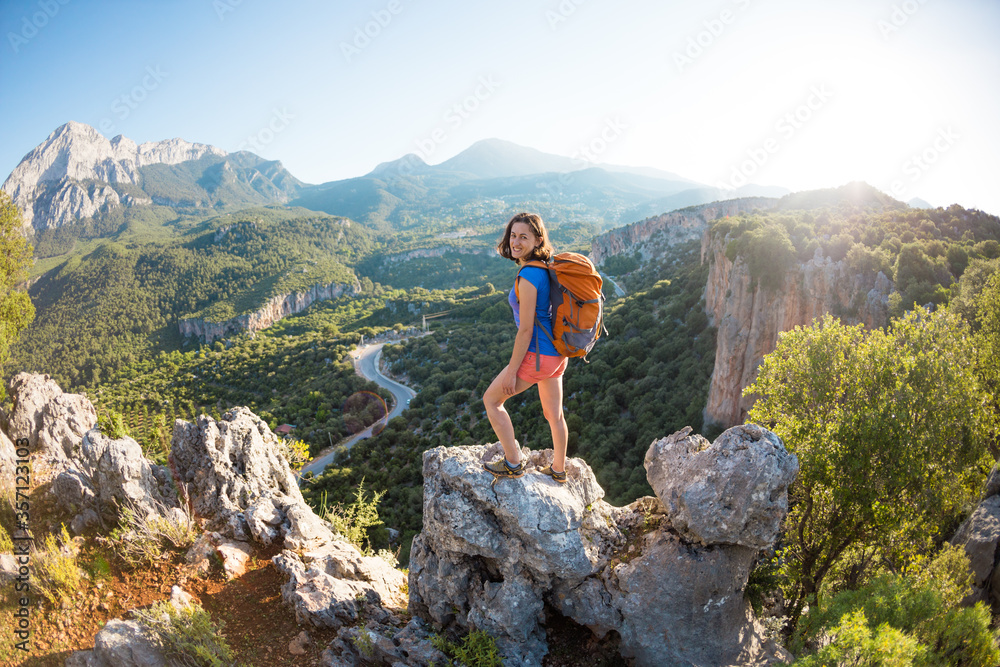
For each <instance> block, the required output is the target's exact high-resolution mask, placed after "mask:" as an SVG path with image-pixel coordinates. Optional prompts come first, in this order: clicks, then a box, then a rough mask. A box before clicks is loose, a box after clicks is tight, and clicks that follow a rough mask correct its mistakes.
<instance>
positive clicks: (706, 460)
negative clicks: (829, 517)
mask: <svg viewBox="0 0 1000 667" xmlns="http://www.w3.org/2000/svg"><path fill="white" fill-rule="evenodd" d="M644 465H645V467H646V476H647V479H648V480H649V484H650V486H652V487H653V491H655V492H656V495H657V496H658V497H659V498H660V500H661V501H663V504H664V505H665V506H666V508H667V513H668V515H669V518H670V523H671V525H672V526H673V527H674V529H676V530H677V531H678V532H680V533H681V535H683V536H684V537H685V539H688V540H691V541H696V542H701V543H702V544H705V545H712V544H738V545H742V546H747V547H752V548H756V549H761V548H765V547H767V546H768V545H770V544H772V543H773V542H774V540H775V537H776V536H777V534H778V531H779V530H780V529H781V522H782V520H783V519H784V517H785V514H787V512H788V494H787V491H788V487H789V485H790V484H791V483H792V481H793V480H794V479H795V476H796V475H797V474H798V469H799V464H798V459H797V458H796V456H795V455H794V454H791V453H789V452H788V450H786V449H785V446H784V444H783V443H782V442H781V439H780V438H778V436H777V435H775V434H774V433H772V432H771V431H768V430H767V429H765V428H762V427H760V426H757V425H755V424H742V425H740V426H734V427H732V428H731V429H729V430H727V431H726V432H725V433H723V434H722V435H720V436H719V437H718V438H717V439H716V441H715V442H714V443H712V444H709V443H708V441H707V440H705V438H703V437H701V436H700V435H691V427H687V428H685V429H683V430H681V431H678V432H677V433H674V434H673V435H671V436H669V437H666V438H662V439H660V440H657V441H655V442H654V443H653V444H652V445H650V447H649V450H648V451H647V452H646V458H645V461H644Z"/></svg>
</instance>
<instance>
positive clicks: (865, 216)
mask: <svg viewBox="0 0 1000 667" xmlns="http://www.w3.org/2000/svg"><path fill="white" fill-rule="evenodd" d="M831 192H834V193H836V191H831ZM823 195H828V193H827V192H826V191H820V193H818V194H812V195H811V196H810V195H807V194H797V195H790V196H789V197H786V198H785V199H784V200H783V201H782V204H783V206H782V209H781V210H777V211H771V212H767V213H757V214H753V215H744V216H738V217H736V218H725V219H720V220H717V221H716V222H715V223H714V224H713V225H712V228H711V234H712V235H713V237H714V238H716V239H720V240H722V241H723V242H725V243H726V254H727V256H728V257H729V258H730V260H734V259H735V258H736V257H737V256H742V257H743V258H744V259H745V260H746V261H747V264H748V267H749V269H750V275H751V278H752V279H754V280H760V281H761V284H762V285H763V286H765V287H768V286H770V287H776V286H777V283H778V282H779V281H780V280H782V279H783V277H784V274H785V272H786V271H787V270H788V269H789V268H791V267H792V266H793V265H795V264H797V263H800V262H805V261H808V260H809V259H811V258H812V257H813V255H814V254H815V253H816V251H817V250H819V251H821V253H822V255H824V256H828V257H830V258H831V259H833V260H834V261H839V260H846V261H847V264H848V266H850V267H851V268H853V269H854V270H855V271H856V272H858V273H862V274H870V275H874V274H875V273H876V272H879V271H881V272H882V273H884V274H885V275H886V277H888V278H889V279H890V280H892V281H893V282H894V283H895V287H896V290H898V293H895V294H893V295H891V296H890V315H892V316H894V317H898V316H899V315H901V314H902V313H903V312H904V311H906V310H910V309H912V308H913V306H914V305H924V304H928V303H932V304H938V305H943V304H946V303H948V301H949V300H950V299H951V298H952V296H953V295H954V290H953V289H952V286H954V285H957V281H958V279H959V278H961V276H962V274H963V273H964V271H965V269H966V267H967V266H968V265H969V262H970V261H973V260H976V259H993V258H996V257H998V256H1000V218H997V217H996V216H993V215H988V214H986V213H983V212H982V211H976V210H968V209H964V208H962V207H961V206H957V205H955V206H950V207H949V208H947V209H940V208H939V209H909V208H902V209H901V208H896V207H892V206H889V205H882V204H883V202H882V201H881V199H875V200H871V201H872V204H871V206H870V207H868V210H864V209H863V208H862V209H860V210H859V207H857V206H849V205H848V206H844V205H842V206H838V207H832V206H824V207H822V208H813V209H811V210H802V209H797V207H799V206H804V205H809V204H816V203H817V202H820V203H828V202H829V201H830V197H831V196H832V195H828V196H823ZM841 195H842V193H841ZM882 197H883V198H884V197H885V196H884V195H882ZM886 199H887V198H886ZM856 296H857V298H858V299H863V298H864V296H865V295H864V294H858V295H856ZM845 307H846V308H847V312H846V314H850V312H851V311H852V310H853V309H854V308H856V307H857V304H845ZM838 314H839V313H838Z"/></svg>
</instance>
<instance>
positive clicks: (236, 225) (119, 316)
mask: <svg viewBox="0 0 1000 667" xmlns="http://www.w3.org/2000/svg"><path fill="white" fill-rule="evenodd" d="M203 225H204V227H208V228H209V229H208V230H205V231H202V232H201V233H198V232H194V233H191V234H189V235H187V236H184V237H181V238H180V239H177V240H172V241H165V242H159V243H157V242H152V243H142V244H140V243H135V242H131V241H129V240H123V242H117V241H114V240H105V241H102V242H100V244H99V245H97V247H96V249H94V250H92V251H91V252H89V253H87V254H85V255H79V254H70V256H69V258H68V259H66V260H64V261H63V263H62V264H61V265H59V266H57V267H56V268H55V269H53V270H50V271H49V272H48V273H46V274H44V275H43V276H42V277H41V278H40V279H39V280H38V281H37V282H36V283H35V284H34V285H33V286H32V288H31V296H32V299H33V301H34V302H35V304H36V307H37V311H38V317H37V318H36V319H35V321H34V323H33V324H32V326H31V327H30V328H29V329H28V330H26V331H25V332H24V334H23V335H22V336H21V338H20V340H19V342H18V345H17V347H16V349H15V366H16V367H19V368H21V369H23V370H33V371H39V372H46V373H49V374H50V375H52V376H53V377H55V378H56V379H57V380H58V381H59V382H60V383H62V384H63V385H64V386H66V387H67V388H71V387H78V386H81V385H90V386H94V385H95V384H96V383H97V382H100V381H102V380H106V379H108V378H110V377H111V376H112V375H113V373H114V372H115V371H117V370H119V369H121V368H123V367H125V366H127V365H129V364H131V363H134V362H137V361H140V360H144V359H147V358H149V356H150V355H151V354H153V353H155V352H156V351H159V350H171V349H178V348H179V346H180V344H181V341H180V338H179V333H178V328H177V321H178V319H180V318H182V317H202V318H206V319H209V320H211V321H222V320H224V319H227V318H229V317H233V316H234V315H238V314H241V313H243V312H248V311H250V310H253V309H255V308H258V307H259V306H260V304H261V303H262V302H263V301H264V300H265V299H267V298H268V297H270V296H273V295H275V294H284V293H288V292H291V291H296V290H304V289H306V288H308V287H310V286H312V285H316V284H326V283H330V282H352V281H353V279H354V277H353V272H352V271H351V269H350V268H348V266H347V265H348V264H349V263H353V262H355V261H357V259H358V258H360V257H362V256H363V255H365V254H366V253H368V252H370V251H371V249H372V247H373V241H372V238H371V236H370V235H369V233H368V232H367V231H366V230H364V229H363V228H362V227H360V226H359V225H357V224H354V223H351V222H350V221H348V220H344V219H342V218H334V217H330V216H324V215H319V214H308V215H306V216H302V215H299V216H297V217H291V216H289V215H288V214H287V213H283V212H274V211H271V210H269V209H256V210H251V211H247V212H243V213H237V214H232V215H226V216H222V217H218V218H214V219H212V220H211V221H205V223H203ZM69 332H72V335H70V333H69Z"/></svg>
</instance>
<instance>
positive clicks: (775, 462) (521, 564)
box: [409, 426, 798, 666]
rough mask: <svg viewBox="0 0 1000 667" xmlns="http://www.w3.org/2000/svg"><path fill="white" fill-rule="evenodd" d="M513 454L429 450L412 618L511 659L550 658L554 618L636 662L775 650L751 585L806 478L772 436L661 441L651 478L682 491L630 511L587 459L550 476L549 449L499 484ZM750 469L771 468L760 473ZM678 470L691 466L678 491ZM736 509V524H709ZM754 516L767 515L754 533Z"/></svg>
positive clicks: (651, 457)
mask: <svg viewBox="0 0 1000 667" xmlns="http://www.w3.org/2000/svg"><path fill="white" fill-rule="evenodd" d="M500 451H501V450H500V448H499V445H498V444H495V445H492V446H490V447H450V448H436V449H432V450H429V451H427V452H425V453H424V471H423V472H424V525H423V531H422V532H421V533H420V534H419V535H417V537H415V538H414V541H413V548H412V551H411V555H410V582H409V584H410V585H409V588H410V611H411V613H413V614H414V615H415V616H417V617H420V618H423V619H424V620H426V621H428V622H430V623H432V624H433V625H435V626H436V627H438V628H441V629H442V630H444V631H456V630H467V629H471V628H479V629H484V630H486V631H488V632H490V633H491V634H493V635H494V636H496V637H497V638H498V645H499V646H500V647H501V649H502V651H503V652H504V654H505V656H506V659H507V661H508V662H507V664H512V665H540V664H541V659H542V656H544V654H545V652H546V650H547V647H546V642H545V635H544V633H543V631H542V629H541V625H540V622H541V621H542V619H543V618H544V616H545V614H546V613H556V612H558V613H561V614H563V615H565V616H567V617H569V618H571V619H573V620H574V621H576V622H577V623H580V624H582V625H586V626H588V627H589V628H590V629H591V630H592V631H593V632H594V633H595V634H597V635H598V636H604V635H606V634H607V633H609V632H612V631H614V632H617V633H618V635H619V636H620V638H621V652H622V655H623V656H625V657H627V658H631V659H632V660H633V661H634V663H635V664H636V665H658V666H662V665H689V664H699V665H730V664H745V663H748V662H751V661H753V660H756V659H757V658H759V657H760V656H762V655H763V653H764V650H763V648H762V642H761V639H760V632H759V629H758V627H757V625H756V622H755V620H754V618H753V614H752V612H751V610H750V607H749V603H748V602H746V601H745V600H744V598H743V588H744V586H745V585H746V582H747V578H748V576H749V573H750V568H751V565H752V562H753V559H754V556H755V553H756V549H757V547H759V546H770V545H771V544H773V542H774V540H775V539H776V536H777V529H778V525H777V524H776V523H775V522H774V519H775V518H776V519H777V521H778V522H780V520H781V518H782V517H783V508H784V506H785V505H784V503H785V502H787V501H785V500H781V499H780V497H781V496H784V495H785V489H787V487H788V485H789V484H790V483H791V481H792V478H793V477H794V475H795V474H796V472H797V470H798V464H797V461H796V459H795V457H794V455H792V454H789V453H788V452H787V451H785V449H784V446H783V445H782V444H781V442H780V440H778V439H777V437H776V436H774V434H772V433H770V432H768V431H766V430H765V429H760V428H758V427H742V426H741V427H737V428H734V429H731V430H730V431H728V432H726V433H725V434H723V436H721V437H720V438H719V439H718V440H717V441H716V443H715V444H713V445H710V446H709V445H707V443H703V442H702V441H701V440H698V439H697V438H696V437H695V438H691V437H690V436H689V432H682V433H679V434H675V435H674V436H671V437H670V438H667V439H665V441H658V442H656V443H653V445H652V446H651V447H650V451H649V453H648V454H647V459H646V463H647V470H648V471H651V472H649V473H648V474H649V477H650V483H651V485H653V486H654V488H657V487H659V492H661V493H666V492H669V493H670V496H669V497H662V496H661V497H660V498H659V499H658V498H644V499H640V500H639V501H636V502H635V503H633V504H632V505H630V506H628V507H624V508H618V507H613V506H611V505H609V504H608V503H606V502H604V501H603V500H602V497H603V495H604V492H603V490H602V489H601V488H600V486H598V484H597V482H596V480H595V479H594V476H593V473H592V472H591V470H590V468H589V467H588V466H587V465H586V464H585V463H584V462H583V461H580V460H578V459H569V460H568V461H567V468H566V469H567V473H568V477H569V482H568V483H567V484H566V485H558V484H556V483H555V482H554V481H553V480H551V479H550V478H549V477H547V476H544V475H541V474H539V473H538V472H536V471H535V469H537V468H540V467H542V466H544V465H547V464H548V463H549V462H550V461H551V451H545V452H528V451H527V450H524V451H523V452H522V454H523V456H524V457H525V458H526V460H527V461H528V473H527V474H526V475H524V476H523V477H521V478H519V479H515V480H500V481H499V482H498V483H497V484H495V485H493V484H491V482H492V481H493V478H492V476H491V475H489V474H488V473H486V472H485V471H483V469H482V462H483V461H484V460H486V459H489V458H492V457H493V456H496V455H498V454H499V453H500ZM706 452H707V453H706ZM752 462H757V463H763V464H764V466H763V468H764V469H763V470H756V469H749V468H747V467H746V465H747V464H750V463H752ZM671 463H680V464H681V466H682V467H681V470H682V471H683V472H681V473H677V472H675V473H674V474H675V475H676V476H677V477H678V480H676V481H675V482H674V483H672V484H669V485H665V484H664V478H663V475H662V474H661V473H662V472H663V470H664V469H665V466H666V465H670V464H671ZM654 480H656V483H655V484H654ZM678 498H682V499H695V500H696V501H695V502H692V501H691V500H688V501H686V502H678ZM737 504H746V505H747V506H746V507H741V508H739V509H738V510H736V509H735V505H737ZM730 508H732V509H734V510H735V511H733V512H731V516H732V519H731V520H730V521H729V523H728V524H727V525H726V526H725V527H722V526H720V522H719V520H718V519H716V518H714V517H713V516H710V515H712V514H715V513H717V512H718V511H719V510H721V509H730ZM727 516H729V515H727ZM752 517H767V519H768V520H767V521H766V522H765V524H764V525H763V526H761V527H759V528H757V527H754V528H752V529H751V528H750V527H749V526H748V525H747V524H746V523H745V522H746V521H753V520H755V519H754V518H752ZM675 522H676V523H677V524H678V525H683V527H684V530H685V533H684V534H682V533H681V532H680V531H678V530H677V528H676V527H675V526H674V524H675ZM692 526H703V527H707V529H706V530H703V531H702V533H701V534H700V535H699V537H698V541H694V540H692V539H691V538H690V537H688V535H691V530H692ZM746 544H750V545H752V546H746ZM546 605H548V608H547V607H546Z"/></svg>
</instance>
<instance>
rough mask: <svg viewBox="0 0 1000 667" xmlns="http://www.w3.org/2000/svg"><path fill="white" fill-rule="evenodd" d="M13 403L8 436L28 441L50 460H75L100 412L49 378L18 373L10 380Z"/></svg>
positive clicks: (29, 445) (81, 397)
mask: <svg viewBox="0 0 1000 667" xmlns="http://www.w3.org/2000/svg"><path fill="white" fill-rule="evenodd" d="M9 388H10V394H11V398H12V399H13V409H12V410H11V414H10V418H9V423H8V429H7V434H8V435H9V436H10V438H11V439H12V440H17V439H18V438H27V439H28V448H29V449H30V450H31V451H33V452H36V451H37V452H40V453H41V454H42V455H44V456H45V457H47V458H50V459H57V460H58V459H66V458H68V457H70V456H72V454H73V452H74V450H75V449H76V447H78V446H79V445H80V443H81V441H82V440H83V437H84V435H85V434H86V433H87V431H89V430H90V429H92V428H93V427H94V426H95V425H96V424H97V412H96V411H95V410H94V406H93V404H91V402H90V401H89V400H87V398H86V397H85V396H81V395H79V394H64V393H63V391H62V389H60V388H59V385H58V384H56V382H55V380H53V379H52V378H50V377H49V376H48V375H32V374H30V373H18V374H17V375H15V376H14V377H13V378H11V380H10V385H9Z"/></svg>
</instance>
